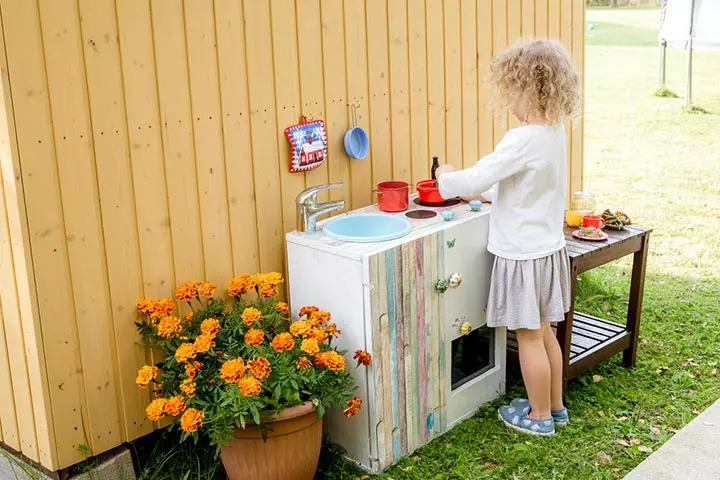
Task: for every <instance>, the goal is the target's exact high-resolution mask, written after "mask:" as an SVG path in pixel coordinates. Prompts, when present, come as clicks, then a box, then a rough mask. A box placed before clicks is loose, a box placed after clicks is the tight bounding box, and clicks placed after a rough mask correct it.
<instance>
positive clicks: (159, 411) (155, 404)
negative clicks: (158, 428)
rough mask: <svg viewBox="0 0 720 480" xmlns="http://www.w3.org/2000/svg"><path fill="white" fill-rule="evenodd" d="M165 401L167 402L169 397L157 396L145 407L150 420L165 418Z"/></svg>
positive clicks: (155, 420)
mask: <svg viewBox="0 0 720 480" xmlns="http://www.w3.org/2000/svg"><path fill="white" fill-rule="evenodd" d="M165 403H167V399H165V398H156V399H155V400H153V401H152V402H150V405H148V406H147V408H145V416H146V417H147V418H148V420H150V421H151V422H157V421H158V420H160V419H161V418H163V417H164V416H165Z"/></svg>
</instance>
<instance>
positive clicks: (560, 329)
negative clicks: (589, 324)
mask: <svg viewBox="0 0 720 480" xmlns="http://www.w3.org/2000/svg"><path fill="white" fill-rule="evenodd" d="M570 270H571V273H570V311H568V312H567V313H566V314H565V321H564V322H560V323H558V325H557V339H558V342H559V343H560V349H561V350H562V356H563V394H565V393H566V392H567V385H568V382H569V381H570V378H569V376H568V373H569V371H570V342H571V341H572V326H573V318H574V315H575V286H576V284H577V267H576V266H574V265H572V264H571V266H570Z"/></svg>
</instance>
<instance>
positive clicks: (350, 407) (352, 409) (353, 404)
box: [343, 397, 362, 417]
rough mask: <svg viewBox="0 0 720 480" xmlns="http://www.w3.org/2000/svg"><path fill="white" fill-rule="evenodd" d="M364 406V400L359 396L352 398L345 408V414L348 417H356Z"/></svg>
mask: <svg viewBox="0 0 720 480" xmlns="http://www.w3.org/2000/svg"><path fill="white" fill-rule="evenodd" d="M360 407H362V400H360V399H359V398H358V397H353V398H351V399H350V400H349V401H348V403H347V408H346V409H345V410H343V415H345V416H346V417H354V416H355V415H357V413H358V411H359V410H360Z"/></svg>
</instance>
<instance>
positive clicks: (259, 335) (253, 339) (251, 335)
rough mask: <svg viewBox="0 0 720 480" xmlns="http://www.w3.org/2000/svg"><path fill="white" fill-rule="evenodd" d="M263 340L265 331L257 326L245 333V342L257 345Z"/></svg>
mask: <svg viewBox="0 0 720 480" xmlns="http://www.w3.org/2000/svg"><path fill="white" fill-rule="evenodd" d="M264 341H265V332H263V331H262V330H260V329H259V328H251V329H250V330H248V331H247V332H246V333H245V343H247V344H248V345H252V346H253V347H257V346H258V345H260V344H262V343H263V342H264Z"/></svg>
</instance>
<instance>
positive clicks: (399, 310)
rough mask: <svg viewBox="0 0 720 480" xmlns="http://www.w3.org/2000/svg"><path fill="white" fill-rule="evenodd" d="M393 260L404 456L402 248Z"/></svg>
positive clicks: (396, 351)
mask: <svg viewBox="0 0 720 480" xmlns="http://www.w3.org/2000/svg"><path fill="white" fill-rule="evenodd" d="M393 257H394V258H393V260H394V262H395V275H394V279H395V280H394V281H395V283H396V287H395V312H396V322H395V332H396V333H395V334H396V337H397V339H396V345H395V355H397V371H398V411H399V416H400V425H399V435H400V453H401V455H405V454H406V453H407V452H408V449H407V397H406V395H407V394H406V378H405V373H406V372H405V342H406V335H405V302H404V301H403V287H404V285H406V284H405V283H404V282H403V261H402V248H401V247H399V248H395V249H394V250H393Z"/></svg>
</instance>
